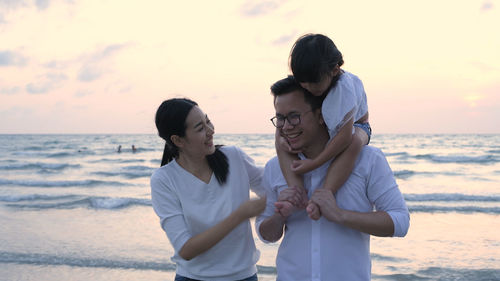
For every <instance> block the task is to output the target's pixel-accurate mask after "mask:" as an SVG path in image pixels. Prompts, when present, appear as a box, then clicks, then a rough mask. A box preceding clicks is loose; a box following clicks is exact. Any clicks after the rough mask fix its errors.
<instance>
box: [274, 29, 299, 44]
mask: <svg viewBox="0 0 500 281" xmlns="http://www.w3.org/2000/svg"><path fill="white" fill-rule="evenodd" d="M296 37H297V32H296V31H294V32H292V33H291V34H289V35H282V36H281V37H279V38H278V39H276V40H274V41H273V42H272V44H273V45H275V46H276V45H290V43H291V42H293V40H295V38H296Z"/></svg>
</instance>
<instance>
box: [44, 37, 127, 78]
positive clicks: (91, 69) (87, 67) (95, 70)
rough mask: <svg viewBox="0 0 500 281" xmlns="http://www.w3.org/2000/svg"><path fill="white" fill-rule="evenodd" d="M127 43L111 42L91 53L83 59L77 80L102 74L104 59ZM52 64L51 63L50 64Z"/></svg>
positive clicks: (97, 76)
mask: <svg viewBox="0 0 500 281" xmlns="http://www.w3.org/2000/svg"><path fill="white" fill-rule="evenodd" d="M127 46H129V44H112V45H108V46H106V47H104V48H102V49H99V50H97V51H95V52H94V53H92V54H91V55H90V56H88V57H86V58H85V59H84V60H83V66H82V67H81V68H80V71H79V72H78V80H79V81H81V82H91V81H94V80H97V79H99V78H101V76H102V75H103V74H104V69H106V67H105V65H106V64H105V61H106V60H107V59H109V58H111V57H112V56H114V55H115V54H116V53H118V52H119V51H120V50H122V49H124V48H126V47H127ZM51 65H52V64H51Z"/></svg>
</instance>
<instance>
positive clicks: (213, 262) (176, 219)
mask: <svg viewBox="0 0 500 281" xmlns="http://www.w3.org/2000/svg"><path fill="white" fill-rule="evenodd" d="M220 150H221V151H222V152H223V153H224V154H225V155H226V156H227V158H228V163H229V174H228V177H227V181H226V183H225V184H224V185H223V186H221V185H220V184H219V182H218V181H217V179H216V178H215V175H213V174H212V177H211V179H210V182H209V183H208V184H207V183H205V182H203V181H201V180H200V179H198V178H197V177H195V176H194V175H192V174H191V173H189V172H188V171H186V170H185V169H184V168H182V167H181V166H180V165H179V164H178V163H177V162H176V161H175V160H173V161H171V162H170V163H168V164H167V165H165V166H163V167H161V168H159V169H157V170H156V171H155V172H154V174H153V175H152V177H151V197H152V203H153V208H154V210H155V212H156V214H157V215H158V216H159V217H160V223H161V227H162V228H163V230H164V231H165V232H166V234H167V237H168V239H169V240H170V243H171V244H172V246H173V248H174V250H175V254H174V256H173V257H172V261H173V262H175V263H176V265H177V271H176V272H177V274H179V275H182V276H185V277H189V278H193V279H200V280H239V279H244V278H247V277H250V276H252V275H253V274H255V273H256V272H257V270H256V266H255V264H256V263H257V260H258V259H259V256H260V252H259V251H258V250H257V249H256V247H255V243H254V238H253V235H252V229H251V226H250V221H249V220H246V221H245V222H243V223H241V224H240V225H238V226H237V227H236V228H235V229H233V230H232V231H231V232H230V233H229V234H228V235H227V236H226V237H224V238H223V239H222V240H221V241H220V242H219V243H217V244H216V245H215V246H213V247H212V248H210V249H209V250H207V251H206V252H204V253H202V254H200V255H198V256H196V257H195V258H193V259H191V260H189V261H187V260H184V259H183V258H182V257H180V256H179V254H178V252H179V250H180V249H181V248H182V246H183V245H184V244H185V243H186V242H187V241H188V240H189V239H190V238H191V237H193V236H195V235H196V234H198V233H201V232H203V231H205V230H207V229H209V228H211V227H212V226H214V225H216V224H217V223H219V222H220V221H221V220H223V219H225V218H226V217H227V216H229V214H231V213H232V212H233V211H234V210H236V209H237V208H238V207H239V206H240V205H241V204H242V203H243V202H245V201H247V200H248V199H249V198H250V193H249V191H250V189H251V190H253V191H254V192H255V193H257V194H258V195H259V196H262V195H265V190H264V188H263V187H261V185H260V183H261V180H262V175H263V172H264V170H263V167H258V166H256V165H255V163H254V161H253V160H252V159H251V158H250V157H249V156H248V155H247V154H245V153H244V152H243V151H242V150H241V149H239V148H237V147H234V146H222V147H220Z"/></svg>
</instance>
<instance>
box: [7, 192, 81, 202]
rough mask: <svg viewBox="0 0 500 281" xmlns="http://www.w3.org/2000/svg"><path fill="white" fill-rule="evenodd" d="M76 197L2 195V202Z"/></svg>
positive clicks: (71, 196)
mask: <svg viewBox="0 0 500 281" xmlns="http://www.w3.org/2000/svg"><path fill="white" fill-rule="evenodd" d="M75 197H77V195H42V194H26V195H2V196H0V201H2V202H21V201H39V200H60V199H70V198H75Z"/></svg>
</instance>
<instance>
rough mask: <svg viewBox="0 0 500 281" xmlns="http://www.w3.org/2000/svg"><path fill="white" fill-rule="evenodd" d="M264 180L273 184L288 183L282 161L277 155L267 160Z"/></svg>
mask: <svg viewBox="0 0 500 281" xmlns="http://www.w3.org/2000/svg"><path fill="white" fill-rule="evenodd" d="M264 180H265V181H267V182H268V183H269V184H270V185H271V186H281V185H286V181H285V178H284V177H283V173H282V172H281V167H280V162H279V160H278V157H277V156H275V157H273V158H271V159H269V161H267V163H266V166H265V168H264Z"/></svg>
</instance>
